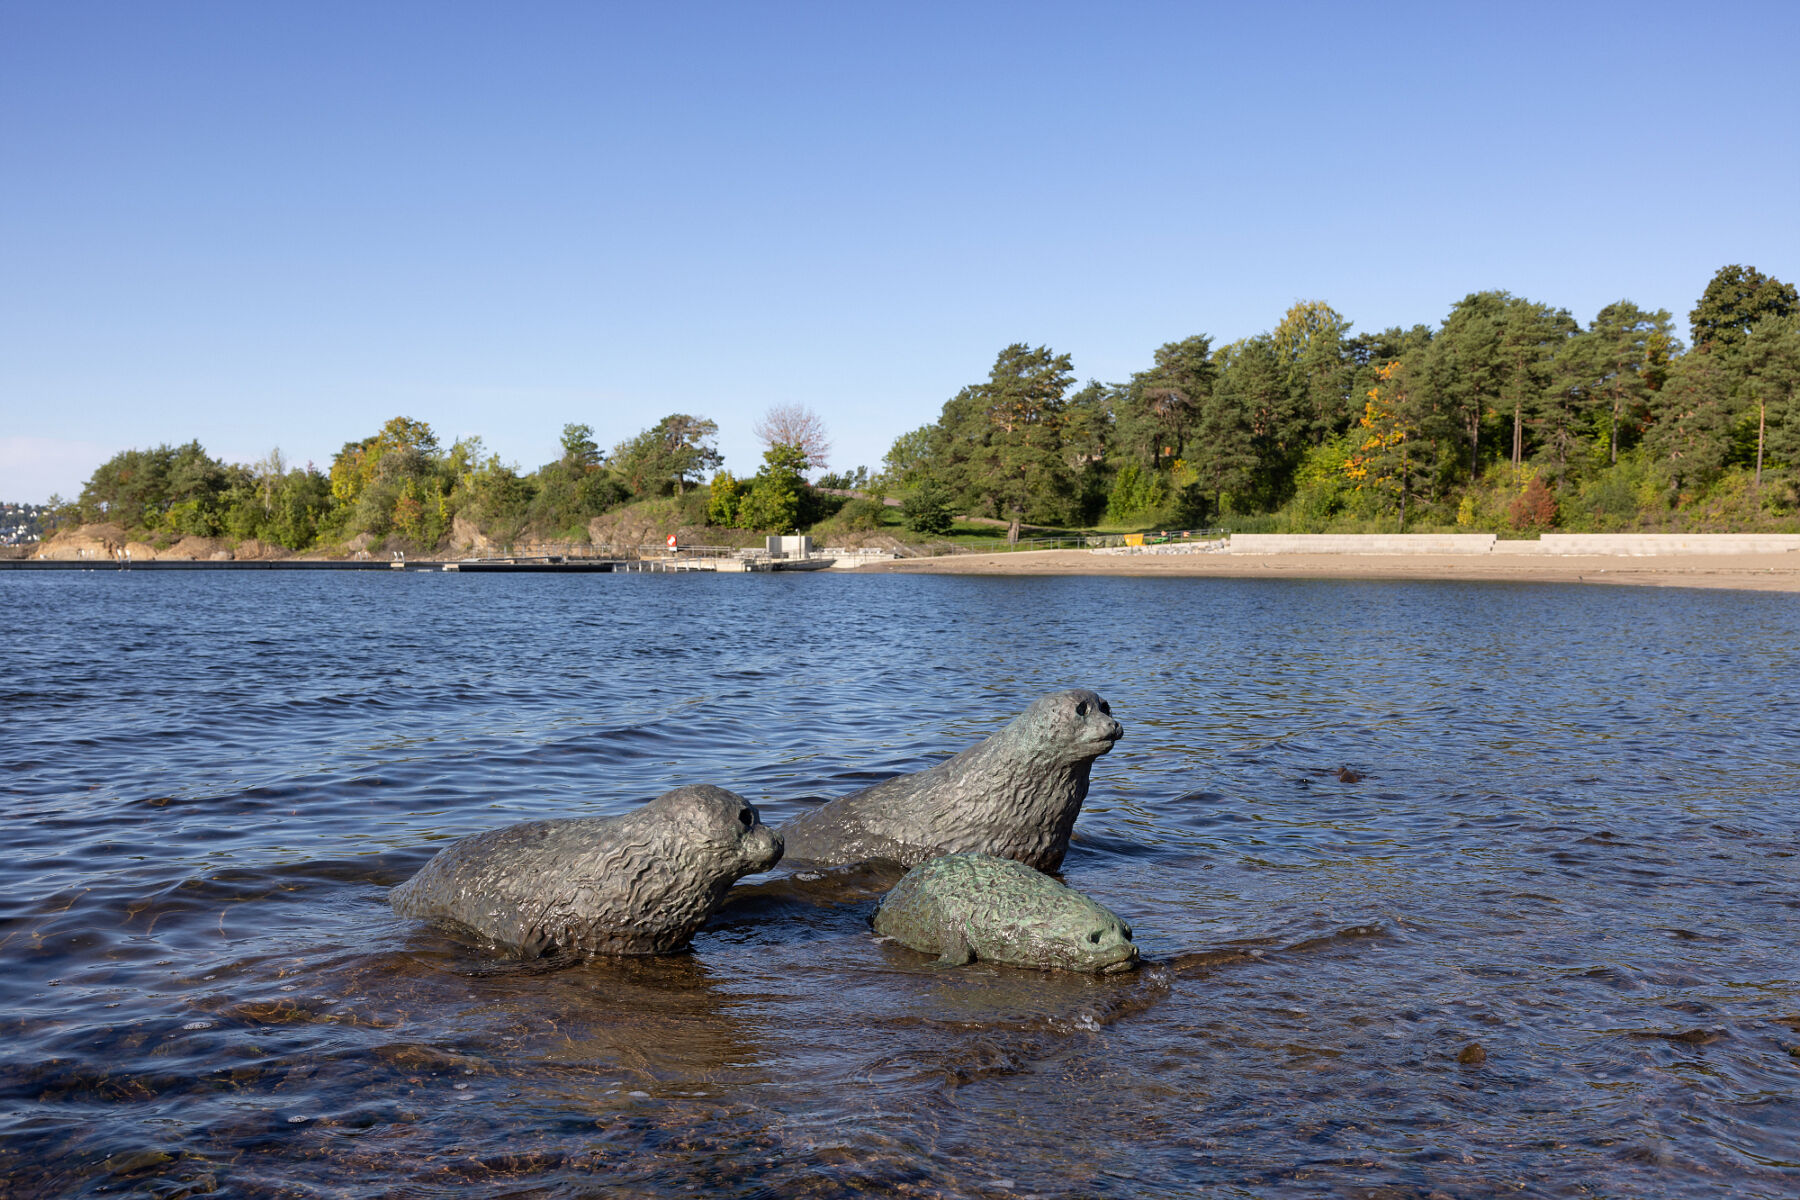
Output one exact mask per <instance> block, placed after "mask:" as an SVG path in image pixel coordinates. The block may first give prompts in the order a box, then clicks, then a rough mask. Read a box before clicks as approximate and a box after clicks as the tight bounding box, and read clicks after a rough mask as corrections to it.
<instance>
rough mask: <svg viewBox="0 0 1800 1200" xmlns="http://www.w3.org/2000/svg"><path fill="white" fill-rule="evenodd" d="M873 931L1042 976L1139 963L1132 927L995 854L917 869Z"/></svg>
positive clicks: (951, 958)
mask: <svg viewBox="0 0 1800 1200" xmlns="http://www.w3.org/2000/svg"><path fill="white" fill-rule="evenodd" d="M875 932H876V933H879V934H880V935H881V936H883V937H889V938H893V939H894V940H895V941H896V942H899V943H900V944H901V945H903V946H908V947H911V948H912V949H914V950H919V951H922V952H923V953H926V954H936V955H938V965H939V966H946V967H954V966H961V965H962V964H963V963H966V962H969V961H970V960H972V959H981V960H983V961H985V962H997V963H1006V964H1009V965H1011V966H1015V967H1037V968H1039V969H1041V970H1047V971H1048V970H1062V971H1088V972H1091V973H1093V974H1106V975H1110V974H1114V973H1115V972H1119V971H1129V970H1131V968H1132V967H1134V966H1136V965H1137V957H1138V952H1137V947H1136V946H1134V945H1132V943H1131V926H1129V925H1127V924H1126V923H1125V922H1123V921H1121V920H1120V919H1119V918H1118V917H1117V916H1116V915H1115V914H1114V913H1113V912H1112V910H1111V909H1108V908H1106V907H1105V906H1104V905H1101V904H1097V903H1095V902H1094V901H1092V900H1090V899H1088V898H1087V897H1086V896H1084V895H1082V894H1081V893H1080V892H1078V891H1075V890H1074V889H1073V888H1068V887H1064V886H1063V885H1062V884H1060V883H1058V882H1056V880H1054V879H1052V878H1050V877H1049V876H1048V875H1045V874H1043V873H1042V872H1039V871H1035V870H1033V869H1032V868H1030V867H1028V866H1026V865H1025V864H1024V863H1021V862H1014V861H1013V860H1012V859H1010V858H998V857H996V856H994V855H992V854H951V855H947V856H945V857H943V858H934V859H932V860H931V861H930V862H928V863H925V864H923V865H921V866H917V867H914V868H913V869H912V870H910V871H908V872H907V873H906V878H904V879H902V880H901V881H900V882H899V883H897V884H895V885H894V890H893V891H891V892H889V893H888V894H887V896H886V897H885V898H884V899H883V900H882V902H881V907H880V908H879V909H877V910H876V912H875Z"/></svg>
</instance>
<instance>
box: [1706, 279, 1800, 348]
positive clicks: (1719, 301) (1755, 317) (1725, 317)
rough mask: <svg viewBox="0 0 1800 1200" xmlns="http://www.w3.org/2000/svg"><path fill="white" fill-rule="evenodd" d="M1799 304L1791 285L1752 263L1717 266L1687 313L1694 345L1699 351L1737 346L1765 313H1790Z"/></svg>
mask: <svg viewBox="0 0 1800 1200" xmlns="http://www.w3.org/2000/svg"><path fill="white" fill-rule="evenodd" d="M1797 308H1800V294H1797V293H1796V291H1795V288H1794V285H1793V284H1791V283H1783V282H1781V281H1780V280H1779V279H1773V278H1770V277H1769V276H1767V275H1764V274H1763V273H1762V272H1761V271H1759V270H1757V269H1756V268H1755V267H1745V266H1740V265H1738V264H1737V263H1732V264H1731V265H1729V266H1724V267H1720V268H1719V269H1718V271H1717V272H1716V273H1715V274H1714V275H1713V277H1712V280H1711V281H1710V282H1709V283H1707V285H1706V291H1704V292H1703V293H1701V296H1700V300H1699V303H1697V304H1695V305H1694V308H1693V311H1691V312H1689V313H1688V328H1689V329H1690V330H1691V331H1692V333H1693V341H1694V349H1695V350H1698V351H1700V352H1702V353H1705V352H1707V351H1709V350H1712V349H1715V348H1719V349H1726V348H1731V347H1736V346H1740V345H1742V344H1743V342H1744V339H1745V338H1746V337H1748V336H1749V333H1750V327H1751V326H1752V325H1754V324H1756V323H1757V322H1758V321H1760V320H1762V319H1764V318H1765V317H1786V316H1791V315H1793V313H1794V312H1795V311H1796V309H1797Z"/></svg>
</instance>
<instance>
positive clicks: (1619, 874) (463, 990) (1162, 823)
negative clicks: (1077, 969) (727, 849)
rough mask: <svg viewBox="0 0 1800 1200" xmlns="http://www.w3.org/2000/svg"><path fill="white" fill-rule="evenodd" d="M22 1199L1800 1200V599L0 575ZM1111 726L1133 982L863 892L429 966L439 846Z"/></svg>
mask: <svg viewBox="0 0 1800 1200" xmlns="http://www.w3.org/2000/svg"><path fill="white" fill-rule="evenodd" d="M0 602H3V604H4V607H3V609H0V611H3V612H4V614H5V616H4V618H3V619H4V622H5V634H6V639H7V650H6V652H5V655H4V657H3V658H0V713H3V714H4V722H5V723H4V725H3V726H0V728H3V729H4V734H3V735H0V736H3V742H4V746H5V755H4V758H5V762H4V763H0V791H3V793H4V803H5V812H6V818H5V823H4V826H3V828H4V830H5V834H6V837H7V840H8V842H9V843H10V849H9V853H8V854H7V855H6V856H5V859H4V860H3V861H0V963H3V964H4V966H5V970H4V971H0V1179H4V1180H5V1181H6V1189H5V1191H6V1194H7V1195H8V1196H14V1197H39V1196H44V1197H50V1196H54V1197H63V1196H89V1195H93V1196H100V1195H154V1196H179V1195H190V1194H199V1193H204V1192H208V1191H214V1190H217V1191H220V1192H228V1193H230V1194H234V1195H250V1196H334V1197H337V1196H347V1197H381V1196H390V1195H397V1194H401V1195H442V1196H454V1195H496V1196H519V1197H527V1196H579V1195H607V1196H646V1197H666V1196H680V1195H691V1194H697V1193H698V1194H706V1195H713V1196H727V1197H765V1196H766V1197H775V1196H839V1195H853V1194H882V1195H919V1196H939V1195H941V1196H979V1197H1001V1196H1022V1195H1040V1196H1121V1197H1124V1196H1137V1195H1144V1194H1159V1195H1182V1196H1185V1195H1201V1194H1205V1195H1241V1196H1263V1195H1282V1196H1293V1195H1321V1196H1326V1195H1333V1196H1335V1195H1345V1196H1361V1197H1415V1196H1416V1197H1428V1196H1433V1195H1453V1196H1481V1195H1500V1194H1505V1195H1524V1196H1559V1197H1561V1196H1571V1197H1586V1196H1658V1197H1675V1196H1702V1195H1706V1196H1712V1195H1718V1194H1721V1193H1725V1192H1729V1193H1732V1194H1734V1195H1738V1196H1748V1197H1777V1196H1792V1195H1794V1194H1795V1193H1796V1191H1800V1151H1796V1149H1795V1147H1796V1146H1800V1051H1797V1048H1800V949H1796V944H1797V943H1800V858H1797V857H1796V852H1800V832H1797V830H1796V823H1797V818H1800V688H1797V687H1796V686H1795V681H1796V680H1800V647H1797V645H1796V636H1795V634H1796V630H1797V629H1800V597H1796V596H1792V595H1784V594H1768V593H1738V592H1707V591H1697V590H1657V591H1639V590H1637V589H1597V588H1580V587H1571V586H1556V585H1509V584H1449V583H1444V584H1427V583H1359V582H1351V581H1330V582H1299V581H1244V580H1218V579H1187V580H1179V579H1123V578H1110V579H1109V578H1079V579H1077V578H1069V579H1042V578H1038V579H983V578H960V577H903V576H879V577H857V576H850V577H839V576H836V575H827V576H806V577H792V576H782V575H766V576H719V577H713V576H704V575H695V576H592V577H548V578H537V577H509V576H488V577H483V576H471V577H459V576H456V575H451V574H445V575H434V574H413V573H406V574H402V573H399V572H395V573H392V574H356V575H336V574H333V575H330V576H314V575H311V574H303V573H295V574H291V575H290V574H269V575H254V576H246V575H229V574H210V573H193V574H187V573H182V574H160V575H159V574H151V573H120V572H100V573H93V574H85V573H82V574H76V573H62V572H58V573H52V574H8V575H0ZM1068 686H1087V687H1092V688H1094V689H1096V690H1098V691H1099V692H1100V693H1101V694H1102V695H1104V696H1106V697H1107V699H1108V700H1109V701H1110V702H1111V704H1112V707H1113V710H1114V712H1115V713H1116V714H1117V715H1118V717H1119V719H1120V720H1121V721H1122V722H1123V723H1124V726H1125V738H1124V740H1123V741H1122V742H1120V743H1119V745H1118V746H1117V747H1116V748H1115V749H1114V751H1113V752H1112V753H1111V754H1110V755H1108V756H1107V757H1105V758H1102V759H1100V760H1099V761H1098V762H1097V763H1096V765H1095V768H1094V773H1093V789H1092V791H1091V792H1090V794H1089V796H1088V800H1087V806H1086V808H1085V810H1084V812H1083V815H1082V818H1081V820H1080V821H1079V822H1078V824H1077V826H1076V834H1075V843H1074V846H1073V847H1072V849H1071V852H1070V854H1069V857H1068V860H1067V861H1066V862H1065V863H1064V866H1063V870H1062V878H1063V879H1064V881H1065V882H1067V883H1069V884H1070V885H1071V886H1073V887H1076V888H1078V889H1080V890H1082V891H1084V892H1086V893H1087V894H1089V895H1091V896H1093V897H1094V898H1095V899H1097V900H1099V901H1100V902H1101V903H1103V904H1106V905H1107V906H1109V907H1111V908H1113V909H1114V910H1115V911H1117V912H1119V913H1120V914H1121V915H1122V916H1124V917H1125V918H1126V919H1127V920H1128V921H1130V922H1131V924H1132V925H1133V926H1134V928H1135V929H1136V931H1137V941H1138V944H1139V946H1140V948H1141V950H1142V951H1143V954H1144V955H1145V958H1146V959H1147V962H1146V964H1145V965H1144V966H1143V967H1142V968H1141V969H1140V970H1138V971H1136V972H1133V973H1130V974H1126V975H1121V976H1108V977H1103V978H1102V977H1085V976H1070V975H1063V974H1046V973H1038V972H1032V971H1024V970H1016V969H1010V968H1002V967H993V966H988V965H984V964H979V963H977V964H974V965H972V966H969V967H966V968H960V969H956V970H937V969H933V968H932V967H930V966H929V965H928V963H927V960H926V959H925V958H924V957H923V956H920V955H917V954H913V953H912V952H910V951H907V950H905V949H903V948H901V947H898V946H894V945H891V944H884V943H882V942H880V941H878V940H877V939H876V938H875V937H874V935H873V934H872V933H871V931H870V929H869V926H868V921H869V916H870V914H871V912H872V911H873V908H874V904H875V900H876V898H877V897H878V896H879V895H880V894H881V892H882V891H883V890H884V889H885V888H886V887H887V886H889V885H890V884H891V883H892V882H893V880H894V879H895V878H896V877H897V873H895V872H891V871H889V870H887V869H885V868H881V867H873V866H871V867H865V868H860V869H855V870H849V871H842V872H833V873H827V874H825V875H824V876H823V877H813V874H812V873H807V872H800V873H796V872H794V871H792V870H789V869H786V868H778V869H777V870H776V871H775V872H773V873H772V874H770V875H766V876H755V877H751V878H749V879H746V880H745V881H744V882H743V883H742V884H740V885H739V887H738V889H737V890H736V891H735V892H734V894H733V898H732V900H731V902H730V903H729V904H728V905H727V907H726V908H725V910H724V911H723V912H721V913H720V914H719V915H718V916H717V917H715V918H714V919H713V921H712V922H710V923H709V924H708V925H707V927H706V928H704V929H703V930H702V931H701V932H700V933H699V934H698V935H697V936H696V938H695V939H694V945H693V950H692V952H691V953H688V954H684V955H679V956H675V957H671V958H667V959H658V960H634V961H622V962H621V961H581V960H563V959H550V960H543V961H536V962H519V961H516V960H512V959H508V958H506V957H504V956H501V955H498V954H494V953H491V952H485V951H483V950H481V949H480V948H478V947H474V946H470V945H467V944H464V943H462V942H459V941H457V940H456V939H454V938H453V937H451V936H449V935H447V934H446V933H444V932H442V931H439V930H435V929H433V928H431V927H429V926H425V925H422V924H419V923H415V922H409V921H404V920H401V919H399V918H397V917H396V916H394V914H393V913H392V912H391V911H390V910H389V909H388V907H387V905H386V901H385V890H386V889H387V888H388V887H390V886H392V885H393V884H395V883H398V882H400V881H401V880H403V879H405V878H407V877H408V876H409V875H410V874H411V873H412V872H413V871H415V870H416V869H417V868H418V867H419V866H420V865H421V864H422V863H423V862H425V861H426V859H427V858H428V857H429V856H430V854H431V853H432V851H433V849H434V848H435V847H436V846H438V845H441V844H442V843H443V842H444V841H446V840H448V839H451V838H455V837H459V836H462V835H463V834H467V833H471V832H475V831H477V830H481V829H486V828H491V827H494V826H497V825H501V824H505V823H508V822H511V821H516V820H523V819H529V818H536V817H544V816H566V815H590V814H601V815H604V814H611V813H616V812H621V811H624V810H625V809H627V808H629V807H630V806H632V805H634V804H636V803H639V802H641V801H643V800H645V799H647V798H649V797H651V796H654V795H656V794H658V793H660V792H662V791H664V790H666V789H668V788H670V787H673V786H677V785H679V784H683V783H692V782H711V783H717V784H721V785H723V786H726V787H730V788H733V789H734V790H737V791H740V792H742V793H744V794H745V795H746V796H748V797H749V798H750V799H751V800H752V801H753V802H755V803H756V804H757V805H758V806H759V807H760V808H761V809H762V811H763V814H764V818H765V819H766V820H768V821H770V822H771V823H779V822H780V821H781V820H783V819H785V818H786V817H787V816H790V815H792V814H793V813H796V812H798V811H800V810H801V809H802V808H803V807H804V806H806V805H810V804H813V803H816V802H818V801H820V800H822V799H825V798H828V797H831V796H833V795H837V794H840V793H842V792H845V791H849V790H852V789H854V788H856V787H860V786H863V785H865V784H867V783H870V782H874V781H876V780H879V779H882V778H885V777H887V776H890V775H893V774H896V773H900V772H907V771H915V770H919V769H921V768H923V767H926V766H928V765H930V764H931V763H933V762H935V761H938V760H939V759H940V758H942V757H943V756H945V755H947V754H949V753H952V752H954V751H957V750H960V749H963V748H965V747H967V746H968V745H971V744H973V743H974V742H975V741H977V740H979V739H980V738H982V737H984V736H986V735H987V734H989V733H991V732H993V731H994V730H996V729H998V728H999V727H1000V726H1001V725H1003V724H1004V723H1005V722H1006V721H1007V720H1009V719H1010V718H1011V717H1012V716H1013V715H1014V714H1016V713H1017V712H1018V711H1019V710H1020V709H1022V708H1023V707H1024V706H1025V705H1026V704H1027V703H1029V702H1030V701H1031V700H1032V699H1033V698H1035V697H1036V696H1038V695H1040V694H1042V693H1044V692H1047V691H1051V690H1055V689H1058V688H1062V687H1068Z"/></svg>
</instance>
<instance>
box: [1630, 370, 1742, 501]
mask: <svg viewBox="0 0 1800 1200" xmlns="http://www.w3.org/2000/svg"><path fill="white" fill-rule="evenodd" d="M1723 357H1724V356H1722V355H1718V354H1688V355H1685V356H1683V357H1682V358H1681V359H1680V360H1679V361H1678V362H1677V363H1676V365H1675V368H1674V370H1672V371H1671V372H1670V373H1669V378H1668V381H1667V382H1666V383H1664V384H1663V387H1662V390H1661V391H1659V392H1657V394H1656V402H1655V408H1656V421H1655V423H1654V424H1653V425H1651V427H1650V429H1649V430H1648V432H1646V433H1645V434H1644V448H1645V450H1646V451H1647V452H1648V453H1649V454H1650V456H1651V458H1652V460H1653V461H1654V462H1655V463H1656V465H1657V467H1658V469H1659V470H1660V471H1661V473H1662V475H1663V476H1664V477H1665V478H1666V479H1668V480H1669V481H1670V483H1671V484H1672V485H1673V486H1674V488H1675V490H1676V492H1677V493H1690V494H1691V493H1695V492H1698V491H1699V490H1701V489H1703V488H1705V487H1707V486H1709V485H1710V484H1711V483H1712V482H1713V481H1714V480H1716V479H1717V478H1718V477H1719V475H1720V474H1721V473H1722V472H1723V471H1724V469H1725V464H1726V459H1727V457H1728V456H1729V454H1730V450H1731V431H1732V425H1733V424H1734V422H1735V418H1736V416H1737V413H1736V411H1735V405H1734V404H1733V402H1732V380H1731V377H1730V374H1729V372H1728V370H1727V367H1726V364H1725V363H1724V361H1723Z"/></svg>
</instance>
